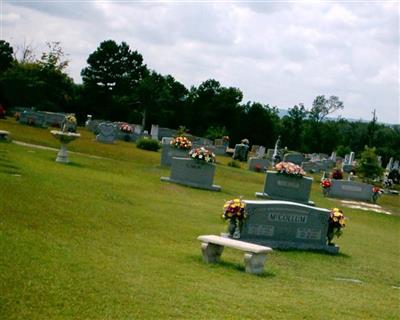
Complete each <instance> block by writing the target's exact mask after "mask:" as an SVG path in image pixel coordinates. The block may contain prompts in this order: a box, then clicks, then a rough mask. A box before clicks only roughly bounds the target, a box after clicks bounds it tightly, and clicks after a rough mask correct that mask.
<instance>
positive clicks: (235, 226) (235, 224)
mask: <svg viewBox="0 0 400 320" xmlns="http://www.w3.org/2000/svg"><path fill="white" fill-rule="evenodd" d="M222 218H223V219H225V220H229V226H228V234H229V236H230V237H233V238H236V239H238V238H240V232H241V230H242V226H243V220H244V219H245V218H246V204H245V203H244V201H243V200H241V199H233V200H229V201H226V202H225V204H224V208H223V214H222Z"/></svg>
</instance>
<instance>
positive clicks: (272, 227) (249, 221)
mask: <svg viewBox="0 0 400 320" xmlns="http://www.w3.org/2000/svg"><path fill="white" fill-rule="evenodd" d="M245 203H246V211H247V218H246V219H245V220H244V223H243V229H242V233H241V237H240V240H243V241H248V242H252V243H258V244H263V245H267V246H270V247H272V248H281V249H301V250H325V251H328V252H332V253H337V252H338V251H339V248H338V247H337V246H328V245H327V232H328V223H329V222H328V221H329V210H327V209H322V208H316V207H311V206H307V205H304V204H299V203H294V202H289V201H276V200H270V201H257V200H245Z"/></svg>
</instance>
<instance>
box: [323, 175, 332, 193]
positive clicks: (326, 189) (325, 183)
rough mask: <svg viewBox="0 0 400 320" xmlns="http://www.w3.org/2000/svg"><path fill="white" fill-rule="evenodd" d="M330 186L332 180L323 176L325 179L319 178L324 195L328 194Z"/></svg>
mask: <svg viewBox="0 0 400 320" xmlns="http://www.w3.org/2000/svg"><path fill="white" fill-rule="evenodd" d="M331 186H332V182H331V180H330V179H328V178H325V179H322V180H321V187H322V193H323V194H324V196H326V195H327V194H328V192H329V189H330V188H331Z"/></svg>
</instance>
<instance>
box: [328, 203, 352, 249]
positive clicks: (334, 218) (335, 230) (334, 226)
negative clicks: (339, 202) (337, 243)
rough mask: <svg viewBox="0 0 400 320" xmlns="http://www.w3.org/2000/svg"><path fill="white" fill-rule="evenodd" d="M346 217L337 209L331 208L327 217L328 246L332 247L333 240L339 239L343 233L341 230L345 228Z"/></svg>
mask: <svg viewBox="0 0 400 320" xmlns="http://www.w3.org/2000/svg"><path fill="white" fill-rule="evenodd" d="M346 220H347V219H346V217H345V216H344V214H343V211H342V210H341V209H339V208H333V209H332V210H331V212H330V215H329V225H328V234H327V238H328V245H330V246H333V245H334V243H333V242H332V240H333V238H334V237H335V236H336V237H337V238H339V237H340V236H341V235H342V233H343V231H342V228H344V227H345V226H346Z"/></svg>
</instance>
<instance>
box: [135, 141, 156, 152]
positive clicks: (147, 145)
mask: <svg viewBox="0 0 400 320" xmlns="http://www.w3.org/2000/svg"><path fill="white" fill-rule="evenodd" d="M136 146H137V147H138V148H139V149H143V150H149V151H158V149H160V148H161V145H160V143H159V142H158V140H155V139H149V138H140V139H138V140H137V141H136Z"/></svg>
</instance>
